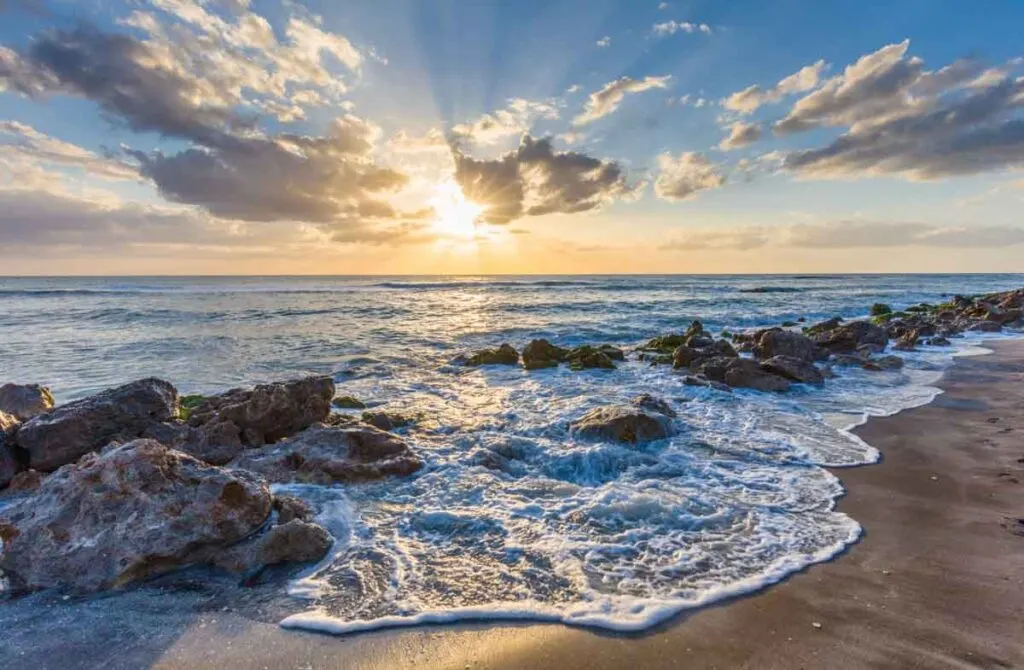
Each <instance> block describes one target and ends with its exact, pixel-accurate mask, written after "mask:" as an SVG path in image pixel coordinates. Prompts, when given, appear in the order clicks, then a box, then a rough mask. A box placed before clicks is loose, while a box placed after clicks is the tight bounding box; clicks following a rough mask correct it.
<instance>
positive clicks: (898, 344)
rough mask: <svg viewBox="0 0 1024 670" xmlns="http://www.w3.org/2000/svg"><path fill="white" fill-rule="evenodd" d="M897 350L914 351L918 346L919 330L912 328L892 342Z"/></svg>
mask: <svg viewBox="0 0 1024 670" xmlns="http://www.w3.org/2000/svg"><path fill="white" fill-rule="evenodd" d="M892 348H893V349H895V350H896V351H914V350H915V349H916V348H917V331H916V330H910V331H907V332H906V333H904V334H903V335H901V336H900V337H899V338H897V340H896V341H895V342H893V344H892Z"/></svg>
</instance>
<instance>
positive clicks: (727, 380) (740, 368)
mask: <svg viewBox="0 0 1024 670" xmlns="http://www.w3.org/2000/svg"><path fill="white" fill-rule="evenodd" d="M693 369H694V371H695V372H698V373H700V374H702V375H703V376H704V377H706V378H707V379H710V380H712V381H716V382H721V383H723V384H728V385H729V386H732V387H734V388H752V389H755V390H758V391H788V390H789V386H790V382H789V380H788V379H786V378H784V377H780V376H778V375H776V374H773V373H771V372H768V371H767V370H764V369H762V368H761V365H760V364H759V363H758V362H757V361H752V360H750V359H748V358H729V357H725V356H721V357H717V358H709V359H706V360H704V361H702V362H701V363H700V364H699V365H697V366H695V367H694V368H693Z"/></svg>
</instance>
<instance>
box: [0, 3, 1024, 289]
mask: <svg viewBox="0 0 1024 670" xmlns="http://www.w3.org/2000/svg"><path fill="white" fill-rule="evenodd" d="M1021 25H1024V2H1020V1H1019V0H988V1H987V2H984V3H977V2H967V1H966V0H963V1H955V0H901V1H900V2H891V1H890V0H885V1H878V0H856V1H846V0H836V1H833V2H820V1H818V0H775V1H773V2H771V3H766V2H763V1H761V0H756V1H755V0H691V1H684V0H675V1H670V2H659V1H658V0H654V1H650V0H628V1H623V2H613V1H610V0H587V1H568V0H565V1H558V0H550V1H540V0H537V1H534V0H517V1H515V2H513V1H511V0H503V1H499V0H494V1H491V2H487V1H484V0H473V1H469V0H464V1H459V0H450V1H443V0H435V1H432V2H431V1H426V0H423V1H419V2H413V1H399V0H373V1H372V2H371V1H369V0H366V1H364V0H351V1H349V2H343V3H341V2H331V1H330V0H304V1H301V2H300V1H298V0H151V1H148V2H144V1H140V0H131V1H124V2H117V1H113V0H77V1H76V0H52V1H49V2H45V1H43V0H0V274H3V275H76V274H91V275H114V274H129V275H140V274H143V275H153V274H187V275H194V274H256V275H262V274H499V273H502V274H504V273H509V274H554V273H586V274H599V273H833V272H1019V271H1024V261H1022V260H1021V259H1022V253H1024V221H1022V220H1021V216H1020V212H1021V211H1022V209H1024V48H1022V45H1024V42H1022V41H1021V40H1020V37H1019V28H1020V26H1021Z"/></svg>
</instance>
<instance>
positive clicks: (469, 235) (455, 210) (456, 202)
mask: <svg viewBox="0 0 1024 670" xmlns="http://www.w3.org/2000/svg"><path fill="white" fill-rule="evenodd" d="M430 206H431V207H433V208H434V212H435V214H436V217H435V218H434V223H433V225H434V230H436V231H437V232H438V233H441V234H442V235H444V236H445V237H454V238H457V239H460V240H472V239H473V238H475V237H476V236H477V233H478V228H479V226H480V225H481V224H480V223H479V222H478V221H477V219H478V217H479V216H480V215H481V214H483V213H484V210H486V209H487V208H486V207H485V206H483V205H480V204H477V203H475V202H473V201H472V200H467V199H466V196H465V195H463V193H462V189H461V188H459V185H458V184H456V183H455V181H454V180H448V181H444V182H442V183H440V184H438V185H437V188H436V190H435V193H434V197H433V198H431V199H430Z"/></svg>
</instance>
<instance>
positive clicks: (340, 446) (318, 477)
mask: <svg viewBox="0 0 1024 670" xmlns="http://www.w3.org/2000/svg"><path fill="white" fill-rule="evenodd" d="M231 467H233V468H235V469H240V470H251V471H253V472H257V473H259V474H261V475H263V476H264V477H266V478H267V479H268V480H270V481H271V482H295V481H299V482H309V483H314V484H332V483H335V482H360V481H368V480H374V479H381V478H383V477H387V476H390V475H394V476H404V475H409V474H412V473H413V472H415V471H417V470H419V469H420V468H421V467H423V461H422V460H421V459H420V458H419V456H417V455H416V454H415V453H414V452H413V451H412V449H411V448H410V447H409V444H408V443H407V442H406V441H405V440H403V439H402V438H401V437H399V436H397V435H395V434H393V433H388V432H385V431H383V430H379V429H377V428H374V427H373V426H369V425H366V424H363V423H347V424H343V425H339V426H330V425H327V424H315V425H313V426H310V427H309V428H307V429H306V430H304V431H303V432H301V433H299V434H298V435H296V436H294V437H291V438H289V439H286V440H281V441H280V442H278V443H277V444H274V445H273V446H270V447H265V448H263V449H249V450H246V451H244V452H242V454H241V455H240V456H239V457H238V458H236V459H235V460H234V461H233V462H232V463H231Z"/></svg>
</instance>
